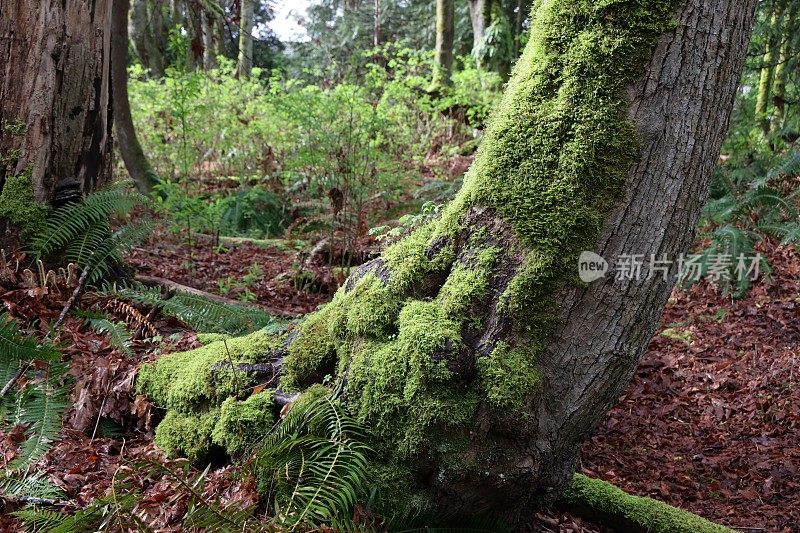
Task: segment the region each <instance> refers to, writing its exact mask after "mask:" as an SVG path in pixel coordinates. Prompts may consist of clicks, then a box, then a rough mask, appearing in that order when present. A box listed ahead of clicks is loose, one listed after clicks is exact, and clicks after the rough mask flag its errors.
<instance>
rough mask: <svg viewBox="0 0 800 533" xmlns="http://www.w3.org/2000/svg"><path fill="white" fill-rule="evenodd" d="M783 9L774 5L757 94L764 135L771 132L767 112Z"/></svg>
mask: <svg viewBox="0 0 800 533" xmlns="http://www.w3.org/2000/svg"><path fill="white" fill-rule="evenodd" d="M780 24H781V10H780V8H779V6H778V5H773V6H772V15H771V17H770V24H769V37H768V38H767V49H766V50H765V51H764V59H763V61H764V65H763V66H762V67H761V75H760V76H759V80H758V93H757V94H756V120H757V121H758V122H759V124H761V130H762V131H763V132H764V135H767V134H768V133H769V128H770V120H769V115H768V114H767V106H768V105H769V97H770V94H771V92H772V82H773V80H774V78H775V65H774V63H775V56H776V53H775V52H776V48H777V47H778V39H779V38H780Z"/></svg>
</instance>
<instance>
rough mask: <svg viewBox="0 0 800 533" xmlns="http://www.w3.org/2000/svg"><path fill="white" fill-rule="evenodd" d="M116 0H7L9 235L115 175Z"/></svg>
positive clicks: (9, 240) (1, 199)
mask: <svg viewBox="0 0 800 533" xmlns="http://www.w3.org/2000/svg"><path fill="white" fill-rule="evenodd" d="M110 25H111V2H110V1H109V0H98V1H95V2H61V1H57V0H43V1H38V0H0V57H2V60H3V62H2V70H3V74H2V76H0V128H1V129H0V161H2V164H0V187H2V193H0V218H2V219H3V228H2V229H3V235H2V245H3V246H4V247H6V248H8V247H9V246H13V245H14V244H15V243H16V241H17V240H18V237H19V233H18V232H19V231H20V230H21V231H22V232H23V234H24V233H25V232H28V233H30V232H33V231H35V229H36V227H37V225H38V224H40V223H41V221H42V214H41V209H42V208H41V205H40V204H42V203H45V202H56V203H57V202H63V201H65V200H69V199H75V198H80V197H81V196H83V195H84V194H85V193H87V192H89V191H91V190H92V189H94V188H95V187H96V186H97V185H98V184H100V183H102V182H104V181H105V180H106V179H107V178H108V177H109V172H110V157H111V126H112V120H111V116H112V113H111V98H110V79H111V76H110V32H109V28H110Z"/></svg>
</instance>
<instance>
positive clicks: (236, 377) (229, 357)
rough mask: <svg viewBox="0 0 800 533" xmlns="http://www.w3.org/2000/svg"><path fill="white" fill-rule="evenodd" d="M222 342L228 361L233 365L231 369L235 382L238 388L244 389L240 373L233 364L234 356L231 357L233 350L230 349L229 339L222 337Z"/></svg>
mask: <svg viewBox="0 0 800 533" xmlns="http://www.w3.org/2000/svg"><path fill="white" fill-rule="evenodd" d="M222 344H224V345H225V353H226V354H228V363H230V365H231V371H232V372H233V382H234V385H236V390H238V391H240V390H242V387H241V384H240V383H239V374H237V373H236V367H235V366H233V358H232V357H231V351H230V350H228V341H227V340H226V339H222Z"/></svg>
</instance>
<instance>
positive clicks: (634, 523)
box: [556, 474, 734, 533]
mask: <svg viewBox="0 0 800 533" xmlns="http://www.w3.org/2000/svg"><path fill="white" fill-rule="evenodd" d="M556 505H557V506H558V507H560V508H562V509H563V510H565V511H567V512H569V513H571V514H573V515H576V516H579V517H581V518H585V519H587V520H590V521H592V522H595V523H597V524H601V525H603V526H608V527H611V528H613V529H614V531H619V532H622V533H647V532H649V533H734V531H733V530H732V529H730V528H727V527H725V526H723V525H720V524H715V523H713V522H710V521H708V520H706V519H705V518H702V517H700V516H698V515H696V514H694V513H690V512H689V511H685V510H683V509H678V508H677V507H673V506H671V505H668V504H666V503H664V502H660V501H658V500H654V499H652V498H646V497H642V496H634V495H632V494H628V493H627V492H625V491H623V490H622V489H620V488H619V487H616V486H615V485H612V484H611V483H608V482H606V481H603V480H601V479H592V478H589V477H586V476H584V475H583V474H575V476H574V477H573V478H572V483H570V485H569V487H567V489H566V490H565V491H564V492H563V493H562V494H561V497H560V498H559V500H558V502H557V504H556Z"/></svg>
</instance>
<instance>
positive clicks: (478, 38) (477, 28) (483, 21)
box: [467, 0, 492, 50]
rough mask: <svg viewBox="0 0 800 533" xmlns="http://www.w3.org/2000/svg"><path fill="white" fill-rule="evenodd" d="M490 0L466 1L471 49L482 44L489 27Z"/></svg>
mask: <svg viewBox="0 0 800 533" xmlns="http://www.w3.org/2000/svg"><path fill="white" fill-rule="evenodd" d="M491 4H492V0H467V7H468V8H469V20H470V22H471V23H472V49H473V50H475V49H477V48H478V46H479V45H480V44H481V42H483V37H484V35H485V33H486V28H487V27H488V26H489V19H490V15H491Z"/></svg>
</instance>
